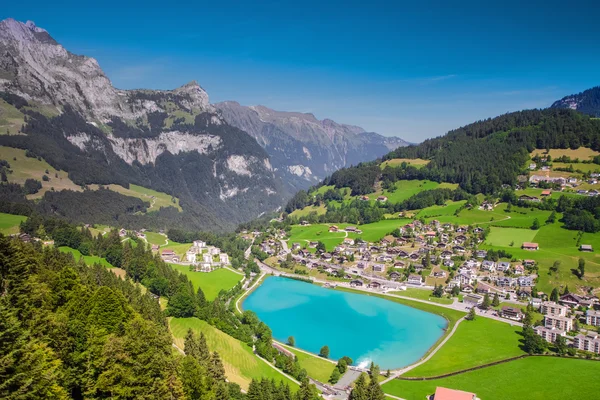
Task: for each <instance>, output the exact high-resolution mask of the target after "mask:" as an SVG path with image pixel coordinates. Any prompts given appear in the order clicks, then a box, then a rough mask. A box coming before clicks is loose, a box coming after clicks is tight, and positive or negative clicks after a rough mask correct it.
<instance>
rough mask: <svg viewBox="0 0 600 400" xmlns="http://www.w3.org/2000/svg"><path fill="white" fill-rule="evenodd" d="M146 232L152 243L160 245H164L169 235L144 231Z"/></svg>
mask: <svg viewBox="0 0 600 400" xmlns="http://www.w3.org/2000/svg"><path fill="white" fill-rule="evenodd" d="M144 234H145V235H146V240H147V241H148V243H150V244H157V245H159V246H163V245H164V244H165V243H166V242H167V237H166V236H165V235H161V234H160V233H156V232H144ZM186 251H187V250H186Z"/></svg>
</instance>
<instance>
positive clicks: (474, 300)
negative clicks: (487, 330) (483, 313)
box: [463, 293, 483, 307]
mask: <svg viewBox="0 0 600 400" xmlns="http://www.w3.org/2000/svg"><path fill="white" fill-rule="evenodd" d="M463 303H465V304H466V305H467V307H476V306H478V305H480V304H481V303H483V296H481V295H479V294H475V293H471V294H468V295H466V296H465V297H463Z"/></svg>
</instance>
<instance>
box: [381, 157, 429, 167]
mask: <svg viewBox="0 0 600 400" xmlns="http://www.w3.org/2000/svg"><path fill="white" fill-rule="evenodd" d="M403 162H405V163H407V164H408V165H412V166H413V167H415V168H423V167H424V166H426V165H427V164H429V162H430V160H423V159H422V158H414V159H413V158H392V159H391V160H387V161H384V162H382V163H381V165H380V166H381V169H384V168H385V167H387V166H388V165H389V166H390V167H396V166H398V165H401V164H402V163H403Z"/></svg>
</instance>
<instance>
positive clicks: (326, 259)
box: [321, 253, 332, 261]
mask: <svg viewBox="0 0 600 400" xmlns="http://www.w3.org/2000/svg"><path fill="white" fill-rule="evenodd" d="M321 258H322V259H323V260H325V261H331V258H332V255H331V253H323V254H321Z"/></svg>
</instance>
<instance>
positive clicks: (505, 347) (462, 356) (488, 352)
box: [406, 317, 525, 377]
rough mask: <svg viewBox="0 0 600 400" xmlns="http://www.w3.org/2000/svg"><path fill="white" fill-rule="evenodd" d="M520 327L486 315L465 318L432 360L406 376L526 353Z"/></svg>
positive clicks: (425, 375) (431, 372) (441, 371)
mask: <svg viewBox="0 0 600 400" xmlns="http://www.w3.org/2000/svg"><path fill="white" fill-rule="evenodd" d="M520 330H521V328H520V327H516V326H511V325H509V324H507V323H505V322H500V321H495V320H493V319H489V318H484V317H479V318H476V319H475V320H473V321H463V322H461V324H460V325H459V326H458V328H457V329H456V332H455V333H454V335H453V336H452V337H451V338H450V339H449V340H448V341H447V342H446V344H445V345H444V346H443V347H442V348H441V349H440V350H439V351H438V352H437V353H436V354H435V355H434V356H433V357H432V358H431V359H430V360H429V361H427V362H426V363H425V364H422V365H420V366H418V367H417V368H415V369H413V370H411V371H409V372H407V373H406V376H419V377H421V376H423V377H431V376H438V375H442V374H446V373H450V372H455V371H460V370H463V369H467V368H472V367H476V366H479V365H483V364H487V363H490V362H493V361H498V360H504V359H507V358H511V357H515V356H520V355H522V354H525V353H524V352H523V351H522V350H521V349H520V348H519V339H521V336H520V335H519V334H518V333H517V332H520Z"/></svg>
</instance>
